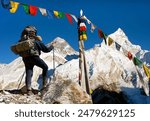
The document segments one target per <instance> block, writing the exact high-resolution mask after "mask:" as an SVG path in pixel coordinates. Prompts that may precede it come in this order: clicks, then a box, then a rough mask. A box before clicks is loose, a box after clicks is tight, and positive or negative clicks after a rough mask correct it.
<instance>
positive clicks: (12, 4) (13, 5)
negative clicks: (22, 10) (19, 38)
mask: <svg viewBox="0 0 150 121" xmlns="http://www.w3.org/2000/svg"><path fill="white" fill-rule="evenodd" d="M10 4H11V9H10V10H9V11H10V12H11V13H15V12H16V11H17V9H18V6H19V3H18V2H13V1H10Z"/></svg>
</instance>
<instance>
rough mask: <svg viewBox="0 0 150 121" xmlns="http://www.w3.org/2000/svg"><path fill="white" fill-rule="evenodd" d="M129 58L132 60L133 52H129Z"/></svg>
mask: <svg viewBox="0 0 150 121" xmlns="http://www.w3.org/2000/svg"><path fill="white" fill-rule="evenodd" d="M128 58H129V59H130V60H131V59H132V54H131V53H130V52H128Z"/></svg>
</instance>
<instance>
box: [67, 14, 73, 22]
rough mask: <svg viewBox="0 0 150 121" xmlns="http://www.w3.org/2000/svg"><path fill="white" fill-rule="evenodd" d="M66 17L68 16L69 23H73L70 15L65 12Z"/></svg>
mask: <svg viewBox="0 0 150 121" xmlns="http://www.w3.org/2000/svg"><path fill="white" fill-rule="evenodd" d="M66 17H67V18H68V21H69V23H70V24H73V21H72V17H71V15H70V14H68V13H66Z"/></svg>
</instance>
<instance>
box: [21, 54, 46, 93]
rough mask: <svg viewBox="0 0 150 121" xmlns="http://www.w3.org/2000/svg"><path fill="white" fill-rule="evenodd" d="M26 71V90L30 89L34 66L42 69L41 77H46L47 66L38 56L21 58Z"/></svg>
mask: <svg viewBox="0 0 150 121" xmlns="http://www.w3.org/2000/svg"><path fill="white" fill-rule="evenodd" d="M23 62H24V64H25V70H26V78H25V83H26V87H27V89H28V90H30V89H31V79H32V75H33V67H34V66H35V65H36V66H38V67H40V68H42V69H43V72H42V77H43V78H45V77H46V76H47V71H48V66H47V64H46V63H45V62H44V61H43V60H42V59H41V58H40V57H39V56H30V57H25V58H23Z"/></svg>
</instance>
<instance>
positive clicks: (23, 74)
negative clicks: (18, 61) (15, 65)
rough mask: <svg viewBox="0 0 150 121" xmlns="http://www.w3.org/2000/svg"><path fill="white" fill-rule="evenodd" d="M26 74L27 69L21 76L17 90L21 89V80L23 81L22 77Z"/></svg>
mask: <svg viewBox="0 0 150 121" xmlns="http://www.w3.org/2000/svg"><path fill="white" fill-rule="evenodd" d="M24 75H25V71H24V72H23V74H22V76H21V77H20V83H19V84H18V88H17V90H19V87H20V85H21V82H22V79H23V77H24Z"/></svg>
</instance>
